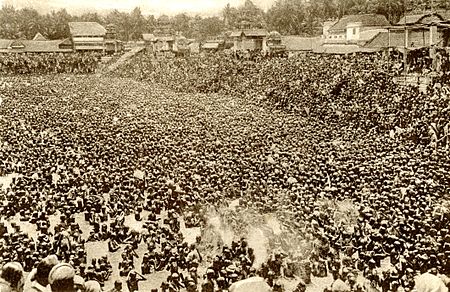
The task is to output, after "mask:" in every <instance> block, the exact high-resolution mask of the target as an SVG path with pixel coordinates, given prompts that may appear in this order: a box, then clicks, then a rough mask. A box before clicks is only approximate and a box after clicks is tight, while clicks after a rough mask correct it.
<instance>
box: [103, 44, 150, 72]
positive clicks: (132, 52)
mask: <svg viewBox="0 0 450 292" xmlns="http://www.w3.org/2000/svg"><path fill="white" fill-rule="evenodd" d="M144 49H145V47H136V48H133V49H131V50H130V51H128V52H126V53H125V54H123V55H122V56H120V58H119V59H117V61H116V62H113V63H112V64H110V65H109V66H107V67H105V68H103V70H101V71H100V72H99V73H100V74H108V73H111V72H113V71H115V70H116V69H117V68H119V66H121V65H123V64H125V63H127V62H128V61H129V60H131V58H132V57H133V56H134V55H136V54H137V53H139V52H140V51H142V50H144ZM103 58H104V57H103ZM103 58H102V59H103ZM109 61H110V60H109Z"/></svg>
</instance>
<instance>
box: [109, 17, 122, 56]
mask: <svg viewBox="0 0 450 292" xmlns="http://www.w3.org/2000/svg"><path fill="white" fill-rule="evenodd" d="M122 51H123V43H122V42H121V41H119V40H118V39H117V28H116V26H115V25H114V24H109V25H108V26H107V27H106V34H105V43H104V52H105V53H106V54H108V55H111V54H116V53H119V52H122Z"/></svg>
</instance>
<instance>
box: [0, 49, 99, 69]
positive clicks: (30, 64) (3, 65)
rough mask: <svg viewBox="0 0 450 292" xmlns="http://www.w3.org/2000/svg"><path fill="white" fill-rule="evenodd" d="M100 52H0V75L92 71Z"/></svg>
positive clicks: (97, 61)
mask: <svg viewBox="0 0 450 292" xmlns="http://www.w3.org/2000/svg"><path fill="white" fill-rule="evenodd" d="M100 57H101V54H100V53H85V52H81V53H78V52H77V53H76V52H70V53H3V54H1V53H0V75H17V74H52V73H74V74H78V73H79V74H87V73H94V72H95V70H96V69H97V67H98V63H99V62H100Z"/></svg>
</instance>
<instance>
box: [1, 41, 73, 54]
mask: <svg viewBox="0 0 450 292" xmlns="http://www.w3.org/2000/svg"><path fill="white" fill-rule="evenodd" d="M72 51H73V49H72V42H71V41H70V39H64V40H51V41H49V40H45V41H42V40H7V39H3V40H0V53H68V52H72Z"/></svg>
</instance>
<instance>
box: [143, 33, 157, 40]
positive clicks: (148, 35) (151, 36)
mask: <svg viewBox="0 0 450 292" xmlns="http://www.w3.org/2000/svg"><path fill="white" fill-rule="evenodd" d="M142 38H143V39H144V41H148V42H153V41H155V35H154V34H152V33H143V34H142Z"/></svg>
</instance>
